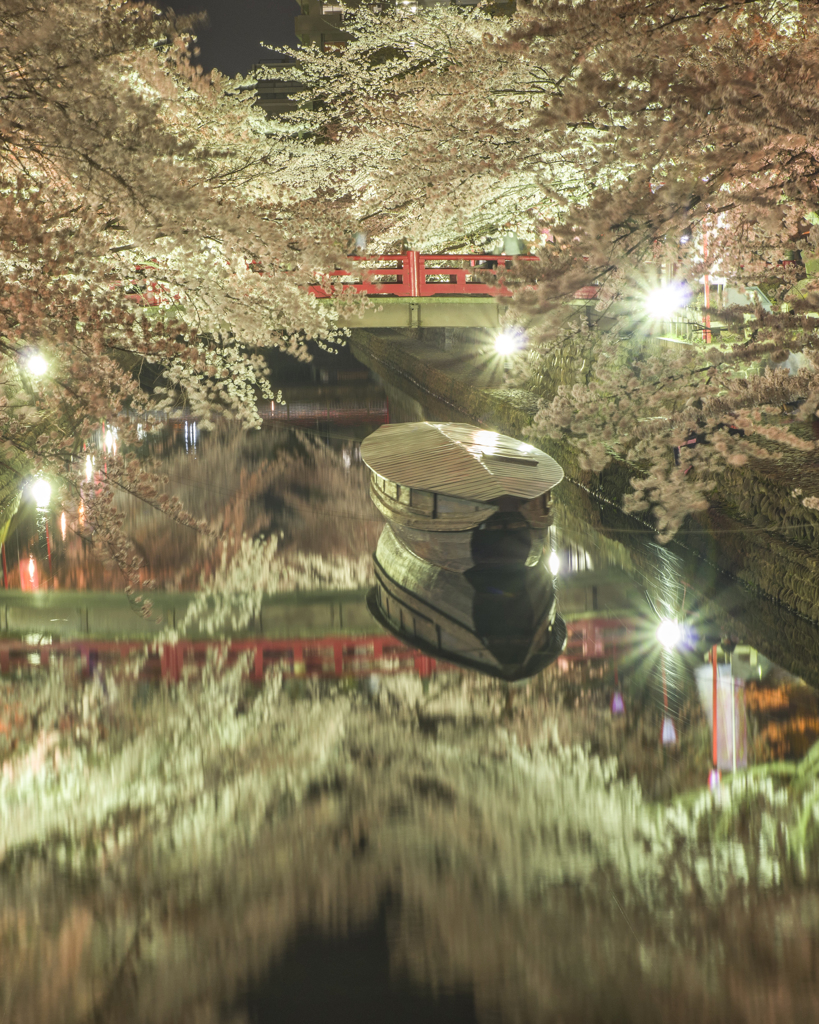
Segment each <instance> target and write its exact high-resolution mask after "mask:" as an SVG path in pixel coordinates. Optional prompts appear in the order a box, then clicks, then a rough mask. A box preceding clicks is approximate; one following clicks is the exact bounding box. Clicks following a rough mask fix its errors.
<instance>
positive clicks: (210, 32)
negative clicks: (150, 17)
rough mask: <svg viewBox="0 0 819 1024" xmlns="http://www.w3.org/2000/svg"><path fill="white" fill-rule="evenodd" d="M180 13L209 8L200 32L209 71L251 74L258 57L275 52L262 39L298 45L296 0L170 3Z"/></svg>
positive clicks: (187, 0)
mask: <svg viewBox="0 0 819 1024" xmlns="http://www.w3.org/2000/svg"><path fill="white" fill-rule="evenodd" d="M167 6H168V7H172V8H173V9H174V10H175V11H176V13H177V14H195V13H197V12H200V11H207V14H208V24H207V25H205V26H203V27H202V28H200V29H199V30H198V32H197V37H198V39H199V46H200V48H201V50H202V53H201V55H200V57H199V58H198V60H199V63H201V65H202V67H203V68H204V69H205V70H206V71H210V70H211V68H218V69H219V70H220V71H221V72H222V73H223V74H226V75H238V74H242V75H244V74H247V72H248V71H249V70H250V68H251V67H252V66H253V64H255V63H256V62H257V61H262V60H269V59H270V58H271V57H272V56H273V54H271V53H270V51H269V50H264V49H263V48H262V46H261V45H260V43H261V42H262V41H264V42H266V43H272V44H273V45H277V46H282V45H285V44H287V45H289V46H295V45H296V36H295V33H294V31H293V19H294V18H295V17H296V14H298V12H299V6H298V4H297V3H296V0H174V2H173V3H169V4H167Z"/></svg>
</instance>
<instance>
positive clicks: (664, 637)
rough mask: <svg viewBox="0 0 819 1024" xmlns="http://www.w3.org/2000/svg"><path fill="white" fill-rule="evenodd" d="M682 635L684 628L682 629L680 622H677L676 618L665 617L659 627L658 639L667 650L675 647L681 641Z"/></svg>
mask: <svg viewBox="0 0 819 1024" xmlns="http://www.w3.org/2000/svg"><path fill="white" fill-rule="evenodd" d="M681 637H682V630H681V629H680V624H679V622H675V621H674V619H663V621H662V622H661V623H660V625H659V626H658V627H657V639H658V640H659V641H660V643H661V644H662V645H663V647H664V648H665V649H666V650H667V651H670V650H672V649H673V648H675V647H676V646H677V644H678V643H679V642H680V638H681Z"/></svg>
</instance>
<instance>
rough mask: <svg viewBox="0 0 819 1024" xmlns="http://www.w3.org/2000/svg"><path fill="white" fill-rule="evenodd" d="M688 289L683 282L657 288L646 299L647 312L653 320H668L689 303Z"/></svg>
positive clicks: (673, 282) (674, 282)
mask: <svg viewBox="0 0 819 1024" xmlns="http://www.w3.org/2000/svg"><path fill="white" fill-rule="evenodd" d="M688 298H689V294H688V289H687V288H686V286H685V285H684V284H683V283H682V282H681V281H670V282H669V283H668V284H665V285H663V286H662V288H655V290H654V291H652V292H649V293H648V295H647V296H646V298H645V303H644V304H645V310H646V313H648V315H649V316H650V317H651V319H652V320H668V319H669V318H670V317H672V316H673V315H674V314H675V313H676V312H677V310H678V309H682V307H683V306H685V305H686V304H687V303H688Z"/></svg>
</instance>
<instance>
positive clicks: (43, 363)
mask: <svg viewBox="0 0 819 1024" xmlns="http://www.w3.org/2000/svg"><path fill="white" fill-rule="evenodd" d="M26 369H27V370H28V372H29V373H30V374H31V376H32V377H42V376H43V375H44V374H46V373H48V360H47V359H46V357H45V356H44V355H43V354H42V352H32V353H31V355H30V356H29V357H28V359H26Z"/></svg>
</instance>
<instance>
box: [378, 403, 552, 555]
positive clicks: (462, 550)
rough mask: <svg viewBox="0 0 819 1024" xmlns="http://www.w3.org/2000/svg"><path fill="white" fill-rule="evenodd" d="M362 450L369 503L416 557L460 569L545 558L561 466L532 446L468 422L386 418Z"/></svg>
mask: <svg viewBox="0 0 819 1024" xmlns="http://www.w3.org/2000/svg"><path fill="white" fill-rule="evenodd" d="M361 456H362V458H363V460H364V462H365V463H366V465H367V466H368V468H369V469H370V473H371V479H370V497H371V498H372V500H373V503H374V504H375V506H376V508H377V509H378V510H379V511H380V512H381V514H382V515H383V516H384V518H385V520H386V521H387V522H388V523H389V524H390V527H391V528H392V530H393V531H394V532H395V533H396V534H397V535H398V536H399V537H400V539H401V540H402V542H403V543H404V544H405V545H406V546H407V547H408V548H410V550H412V551H414V552H416V553H417V554H418V555H419V556H420V557H422V558H424V559H426V560H428V561H431V562H433V563H435V564H436V565H440V566H442V567H443V568H448V569H452V570H455V571H465V570H467V569H469V568H470V567H472V566H475V565H481V564H522V565H534V564H536V563H537V562H538V560H539V559H540V557H541V554H542V550H543V545H544V542H545V539H546V536H547V531H548V528H549V526H550V525H551V522H552V517H551V501H550V492H551V490H552V488H553V487H555V486H556V485H557V484H558V483H560V481H561V480H562V479H563V470H562V469H561V468H560V466H559V465H558V464H557V463H556V462H555V461H554V459H552V458H550V456H548V455H546V453H545V452H542V451H540V450H539V449H538V448H535V447H534V446H533V445H530V444H526V443H525V442H522V441H518V440H516V439H515V438H512V437H507V436H506V435H505V434H498V433H495V432H494V431H490V430H482V429H480V428H478V427H474V426H470V425H469V424H464V423H429V422H421V423H390V424H385V425H384V426H382V427H379V429H378V430H376V431H375V432H374V433H373V434H370V436H369V437H368V438H367V439H366V440H365V441H364V442H363V443H362V445H361Z"/></svg>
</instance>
